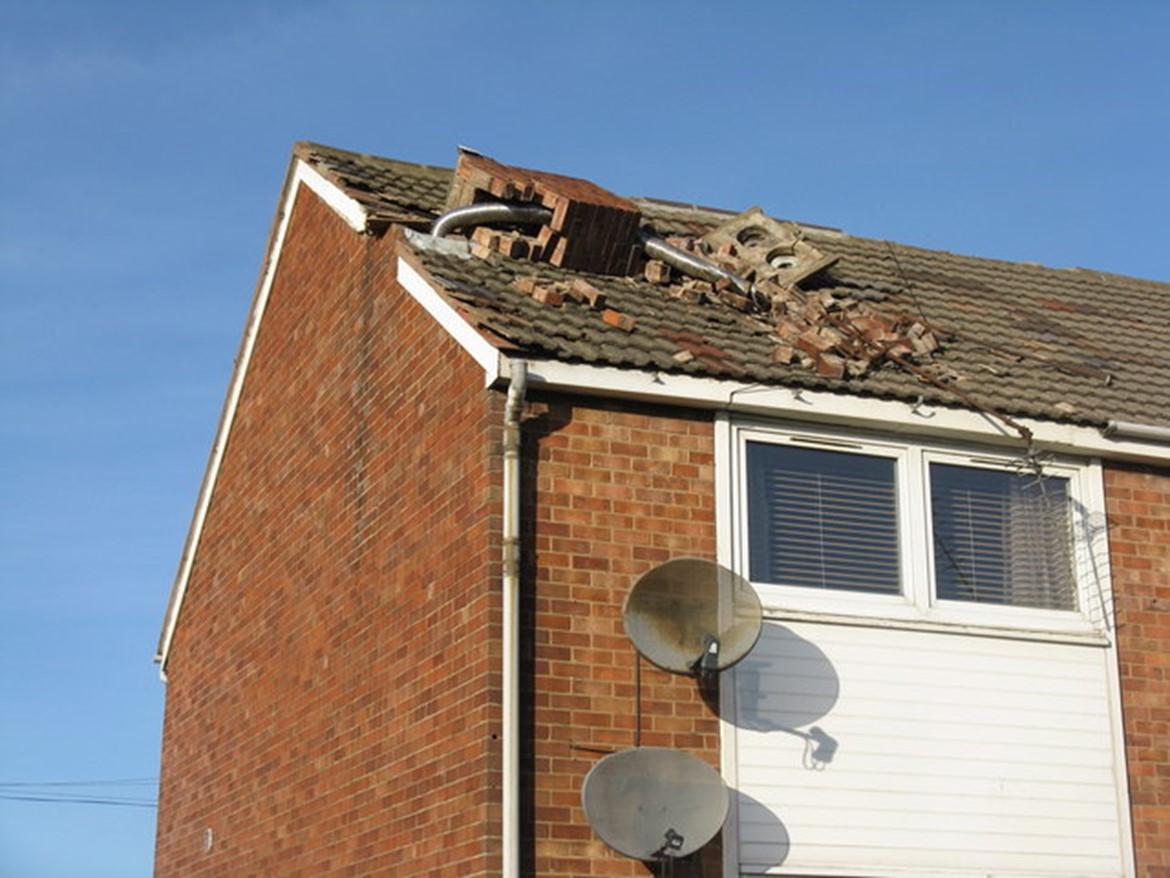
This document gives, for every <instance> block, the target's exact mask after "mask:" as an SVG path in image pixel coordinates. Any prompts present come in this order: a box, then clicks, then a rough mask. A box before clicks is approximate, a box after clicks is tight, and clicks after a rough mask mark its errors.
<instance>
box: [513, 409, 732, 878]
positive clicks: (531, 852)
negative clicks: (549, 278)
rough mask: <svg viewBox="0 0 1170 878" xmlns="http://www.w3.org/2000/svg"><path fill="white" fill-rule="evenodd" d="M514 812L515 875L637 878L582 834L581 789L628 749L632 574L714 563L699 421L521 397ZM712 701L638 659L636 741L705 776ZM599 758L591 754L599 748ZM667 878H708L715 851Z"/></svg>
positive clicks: (715, 745)
mask: <svg viewBox="0 0 1170 878" xmlns="http://www.w3.org/2000/svg"><path fill="white" fill-rule="evenodd" d="M524 432H525V442H526V447H525V456H526V462H527V466H528V472H527V473H526V475H525V478H526V480H527V484H528V486H529V492H528V493H529V496H528V498H527V499H528V508H527V510H526V515H525V519H526V521H527V522H528V530H527V533H526V534H525V538H526V540H527V543H528V546H529V547H530V554H529V558H528V561H529V564H528V568H527V570H526V576H525V588H526V592H527V605H526V608H527V613H528V622H529V626H528V630H529V631H530V632H532V631H533V630H534V631H535V635H534V638H535V639H534V642H532V643H531V649H530V652H529V656H528V663H527V679H528V685H527V687H526V688H527V691H528V692H529V693H530V695H529V698H530V701H529V704H528V708H529V710H528V717H527V721H526V726H527V728H528V729H529V730H530V731H531V732H532V733H533V734H534V739H533V745H532V750H531V752H530V753H529V754H528V759H527V784H526V787H527V798H528V800H529V803H530V809H529V816H533V815H534V816H535V837H534V838H532V839H529V840H528V843H527V845H526V850H527V853H528V863H527V866H528V869H529V870H530V871H528V872H526V874H533V875H539V876H542V878H544V876H587V875H607V876H619V875H643V876H644V875H647V874H653V872H652V870H651V869H650V867H648V866H646V865H644V864H642V863H639V862H637V861H633V860H629V859H626V858H624V857H622V856H620V855H618V854H615V853H613V852H612V851H611V850H610V849H609V848H608V847H607V846H606V845H605V844H604V843H603V842H601V841H600V840H598V839H597V838H596V836H594V834H593V832H592V830H591V829H590V827H589V824H588V822H587V821H586V819H585V815H584V812H583V809H582V807H581V785H582V782H583V780H584V778H585V775H586V774H587V773H588V771H589V769H590V768H591V767H592V766H593V765H594V764H595V763H596V762H597V760H598V759H600V758H602V756H603V755H604V752H608V751H615V750H622V749H625V748H628V747H632V746H633V745H634V739H635V718H636V716H637V703H636V699H635V669H636V664H635V663H636V661H637V657H636V656H637V653H636V652H635V651H634V648H633V646H632V644H631V643H630V641H629V640H628V638H627V637H626V635H625V631H624V628H623V626H622V620H621V609H622V604H623V601H624V600H625V597H626V594H627V593H628V591H629V589H630V587H631V586H632V585H633V583H634V581H635V580H636V579H637V577H638V576H639V575H641V574H642V573H644V572H646V571H647V570H649V569H650V568H651V567H653V566H654V565H655V564H658V563H660V562H663V561H666V560H668V559H670V558H674V557H678V556H680V555H691V556H697V557H702V558H708V559H713V558H714V557H715V524H714V510H715V502H714V475H713V469H714V462H713V439H712V435H713V430H712V424H711V421H710V418H709V416H702V415H695V414H692V413H685V412H680V411H673V410H667V409H654V408H649V407H644V406H642V407H639V406H636V405H623V404H617V403H615V404H612V405H597V404H594V405H583V404H573V403H571V402H569V401H566V400H561V399H557V398H553V397H549V398H546V399H543V400H541V399H540V398H537V399H536V401H535V402H534V404H533V405H531V406H530V407H529V418H528V419H527V420H526V422H525V424H524ZM704 694H705V695H706V700H707V701H710V702H712V703H717V693H715V692H707V693H703V692H700V690H699V688H698V686H697V684H696V682H695V681H694V680H693V679H691V678H689V677H682V676H677V675H673V674H668V673H666V672H663V671H660V670H658V669H657V668H655V667H653V666H651V665H649V664H648V663H645V662H643V663H642V723H641V730H642V731H641V743H642V744H644V745H654V746H665V747H675V748H680V749H683V750H686V751H688V752H690V753H692V754H694V755H697V756H699V757H701V758H703V759H705V760H706V761H707V762H708V763H710V764H711V765H713V766H714V767H716V768H718V766H719V729H718V721H717V717H716V714H715V712H714V710H713V709H712V708H711V707H710V706H708V703H706V701H705V700H704ZM599 751H600V752H599ZM674 874H675V875H676V876H678V878H683V876H699V875H705V876H715V875H720V874H722V872H721V871H720V869H719V850H718V846H717V844H716V845H711V846H709V848H708V849H706V850H705V851H703V852H702V855H701V856H698V857H696V858H694V860H693V861H692V862H688V863H686V864H681V863H680V864H677V865H676V868H675V872H674Z"/></svg>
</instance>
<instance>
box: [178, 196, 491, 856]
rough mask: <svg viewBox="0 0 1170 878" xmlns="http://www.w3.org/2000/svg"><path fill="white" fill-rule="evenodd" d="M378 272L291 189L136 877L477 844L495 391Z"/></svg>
mask: <svg viewBox="0 0 1170 878" xmlns="http://www.w3.org/2000/svg"><path fill="white" fill-rule="evenodd" d="M395 272H396V257H395V256H394V242H393V241H392V240H390V239H389V238H387V239H381V238H377V237H372V236H360V235H356V234H354V232H353V231H352V230H351V229H349V228H347V227H346V226H345V225H344V224H343V223H342V222H341V221H340V220H339V219H338V218H337V217H336V216H335V215H333V214H332V213H331V212H330V211H329V210H328V209H327V208H325V207H324V206H323V205H322V204H321V203H320V202H319V201H318V200H317V198H316V197H315V196H313V195H312V194H309V193H308V192H307V190H302V191H301V193H300V195H299V197H298V198H297V201H296V206H295V210H294V214H293V220H292V224H291V227H290V229H289V233H288V239H287V242H286V245H285V247H284V253H283V256H282V259H281V263H280V268H279V273H278V275H277V277H276V280H275V285H274V288H273V290H272V294H271V297H270V301H269V304H268V309H267V313H266V315H265V318H264V323H263V326H262V329H261V331H260V335H259V337H258V341H257V346H256V349H255V352H254V356H253V360H252V364H251V368H250V370H249V373H248V379H247V383H246V385H245V387H244V389H243V395H242V398H241V402H240V406H239V410H238V414H237V417H236V421H235V424H234V426H233V429H232V434H231V441H230V445H229V447H228V449H227V452H226V456H225V458H224V461H223V466H222V469H221V473H220V477H219V482H218V484H217V486H216V491H215V498H214V502H213V504H212V506H211V508H210V512H209V518H208V521H207V525H206V529H205V531H204V534H203V540H202V544H201V546H200V550H199V555H198V558H197V562H196V566H195V568H194V571H193V574H192V578H191V581H190V585H189V587H188V592H187V596H186V601H185V604H184V607H183V614H182V618H181V620H180V622H179V625H178V628H177V630H176V634H175V638H174V641H173V644H172V651H171V655H170V661H169V664H168V668H167V672H168V679H169V682H168V688H167V703H166V716H165V733H164V750H163V777H162V795H161V802H160V811H159V830H158V841H157V857H156V860H157V862H156V874H157V875H159V876H177V875H182V876H233V878H234V876H239V875H281V876H300V875H304V876H310V875H311V876H315V878H316V876H323V875H340V874H344V875H346V876H362V875H375V874H376V875H386V874H404V875H406V874H409V875H424V874H425V875H433V876H460V878H465V876H475V875H487V874H489V873H491V872H493V871H494V868H493V864H494V863H496V862H498V845H497V843H496V842H495V841H493V840H494V839H496V838H497V837H498V828H497V826H498V806H497V804H496V799H497V796H496V793H495V791H494V790H495V786H496V774H497V766H498V758H499V757H498V725H499V709H498V697H497V693H498V679H497V678H498V666H499V659H498V647H497V646H496V645H495V644H496V642H497V641H498V634H497V632H498V628H499V612H498V609H497V604H498V601H497V600H496V599H495V597H494V587H495V585H494V584H495V583H496V582H497V581H498V572H499V564H498V558H499V551H500V550H499V544H498V541H497V539H496V536H495V534H496V532H497V530H498V510H497V508H496V506H497V501H496V493H497V490H496V485H497V484H498V482H499V477H498V464H497V462H496V461H497V460H498V455H492V454H490V453H489V450H490V448H491V446H492V444H493V442H498V435H497V434H498V433H499V429H498V428H497V427H496V425H497V424H500V423H501V422H502V417H503V415H502V404H501V401H500V399H499V394H495V393H488V392H486V391H485V390H484V389H483V386H482V385H483V377H482V375H483V373H482V371H481V370H480V369H479V368H478V367H477V366H476V365H475V364H474V363H473V362H471V361H470V359H469V358H468V357H467V355H466V354H465V353H464V352H463V351H462V350H461V349H460V348H459V347H458V346H457V345H456V344H455V343H454V342H453V341H451V340H450V338H448V337H447V336H446V335H445V334H444V333H443V332H442V331H441V330H440V329H439V328H438V327H437V326H436V325H435V323H434V321H433V320H432V319H430V318H429V317H428V316H427V315H425V314H424V313H423V312H422V310H421V309H420V308H418V307H417V306H416V305H415V303H414V302H413V301H412V300H411V299H409V297H407V296H406V295H405V294H404V293H403V292H402V291H401V290H400V289H399V288H398V287H397V285H396V283H395V280H394V278H395ZM206 829H210V830H211V831H212V833H213V845H212V847H211V850H210V851H204V850H203V838H204V831H205V830H206ZM495 868H498V867H495Z"/></svg>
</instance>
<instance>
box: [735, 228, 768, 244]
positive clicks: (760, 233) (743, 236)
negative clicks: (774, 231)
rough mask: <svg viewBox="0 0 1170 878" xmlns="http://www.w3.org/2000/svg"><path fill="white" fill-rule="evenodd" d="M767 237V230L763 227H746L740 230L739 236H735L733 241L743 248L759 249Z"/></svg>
mask: <svg viewBox="0 0 1170 878" xmlns="http://www.w3.org/2000/svg"><path fill="white" fill-rule="evenodd" d="M768 237H769V235H768V230H767V229H765V228H764V227H763V226H747V227H746V228H743V229H740V232H739V234H738V235H736V236H735V240H737V241H739V243H741V244H743V245H744V246H745V247H759V246H760V245H761V244H763V243H764V241H765V239H767V238H768Z"/></svg>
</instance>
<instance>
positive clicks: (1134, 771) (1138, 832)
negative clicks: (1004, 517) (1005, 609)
mask: <svg viewBox="0 0 1170 878" xmlns="http://www.w3.org/2000/svg"><path fill="white" fill-rule="evenodd" d="M1105 490H1106V497H1107V501H1106V502H1107V507H1108V516H1109V526H1110V527H1109V545H1110V554H1111V559H1112V564H1111V566H1112V574H1113V588H1114V593H1115V599H1116V605H1117V639H1118V652H1119V655H1120V662H1121V688H1122V695H1121V701H1122V708H1123V710H1124V712H1125V743H1126V755H1127V758H1128V760H1129V784H1130V799H1131V801H1132V803H1133V829H1134V843H1135V847H1136V850H1137V865H1138V874H1139V875H1150V876H1153V875H1170V471H1168V470H1155V469H1145V468H1138V467H1131V468H1127V467H1118V466H1111V467H1109V468H1107V469H1106V472H1105Z"/></svg>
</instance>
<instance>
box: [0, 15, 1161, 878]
mask: <svg viewBox="0 0 1170 878" xmlns="http://www.w3.org/2000/svg"><path fill="white" fill-rule="evenodd" d="M1168 33H1170V4H1164V3H1136V2H1131V3H1108V4H1106V3H1089V2H1075V0H1061V2H1036V0H1033V2H1027V0H1013V2H983V3H975V2H959V0H955V2H926V0H923V2H832V0H819V2H815V3H810V2H798V3H795V2H794V3H788V2H771V3H764V2H760V3H739V4H736V3H727V4H722V3H713V2H674V3H637V2H629V0H625V2H612V3H611V2H598V0H595V2H589V3H585V2H581V3H553V2H531V3H502V2H501V3H490V2H481V3H470V2H468V3H442V2H397V3H395V2H375V0H337V2H319V3H311V2H307V0H280V2H275V0H273V2H267V0H266V2H255V3H249V2H244V0H235V2H226V0H223V2H220V0H203V2H199V3H182V4H180V3H166V2H158V0H149V2H129V0H126V2H119V0H105V2H95V0H78V2H53V0H41V2H34V0H0V148H2V150H3V153H2V161H0V497H2V499H3V503H2V504H0V711H2V714H0V875H2V876H14V878H77V876H81V875H84V876H87V878H115V876H116V878H142V876H147V875H149V874H150V869H151V860H152V843H153V833H154V812H153V810H152V809H150V808H142V807H131V806H115V805H95V804H75V803H69V804H58V803H47V802H29V801H21V800H14V799H13V798H11V797H12V796H15V795H19V794H23V793H26V792H28V791H29V790H32V789H35V788H30V787H17V786H13V785H14V784H21V783H45V782H76V781H88V780H113V779H130V778H154V777H156V776H157V774H158V758H159V744H160V737H161V723H162V702H163V695H164V687H163V684H162V683H161V682H159V680H158V676H157V670H156V668H155V667H154V665H153V664H152V662H151V656H152V654H153V650H154V647H155V642H156V637H157V634H158V630H159V626H160V623H161V620H162V615H163V610H164V606H165V603H166V599H167V595H168V592H169V590H170V585H171V580H172V577H173V575H174V571H175V567H176V565H177V562H178V558H179V553H180V550H181V547H182V543H183V538H184V535H185V532H186V528H187V523H188V521H189V517H190V514H191V511H192V509H193V507H194V501H195V495H196V491H197V488H198V484H199V480H200V477H201V475H202V471H203V467H204V464H205V462H206V459H207V452H208V449H209V447H210V443H211V440H212V437H213V433H214V430H215V427H216V422H217V419H218V415H219V408H220V404H221V401H222V399H223V394H224V391H225V389H226V386H227V381H228V376H229V373H230V370H231V365H232V357H233V355H234V353H235V349H236V345H237V342H238V340H239V336H240V332H241V329H242V326H243V320H244V316H245V312H246V309H247V307H248V303H249V299H250V296H251V294H252V290H253V286H254V283H255V280H256V276H257V272H258V270H259V266H260V261H261V259H262V257H263V248H264V244H265V240H266V236H267V233H268V228H269V223H270V221H271V218H272V214H273V210H274V208H275V206H276V200H277V197H278V194H279V189H280V186H281V183H282V179H283V174H284V171H285V167H286V163H287V161H288V154H289V150H290V148H291V146H292V144H293V142H294V141H296V140H299V139H311V140H317V141H321V142H324V143H329V144H332V145H336V146H341V147H346V148H350V149H355V150H359V151H365V152H373V153H378V154H382V155H390V156H395V157H399V158H405V159H409V160H415V161H424V162H428V163H432V164H445V163H451V162H453V161H454V158H455V147H456V145H457V144H467V145H470V146H473V147H475V148H477V149H480V150H482V151H484V152H487V153H488V154H490V155H492V156H494V157H496V158H498V159H500V160H502V161H504V162H507V163H511V164H520V165H526V166H530V167H539V168H544V169H547V170H551V171H557V172H561V173H567V174H571V175H575V176H581V177H586V178H588V179H591V180H593V181H595V182H597V183H599V184H601V185H603V186H605V187H607V188H610V189H613V190H615V191H617V192H620V193H623V194H627V195H655V196H659V197H664V198H672V199H676V200H684V201H693V202H697V203H701V204H710V205H717V206H723V207H729V208H736V209H744V208H747V207H750V206H752V205H754V204H760V205H762V206H763V207H764V208H765V209H766V210H768V211H769V212H770V213H772V214H773V215H777V216H781V217H784V218H789V219H798V220H803V221H806V222H812V223H819V224H824V225H831V226H837V227H841V228H844V229H845V230H846V231H850V232H853V233H855V234H859V235H865V236H871V237H882V238H890V239H893V240H897V241H902V242H905V243H911V244H919V245H924V246H929V247H938V248H942V249H948V250H953V251H958V252H964V253H974V254H978V255H984V256H992V257H998V258H1004V259H1015V260H1030V261H1036V262H1041V263H1045V264H1048V265H1054V266H1074V265H1079V266H1088V267H1093V268H1100V269H1104V270H1109V271H1115V272H1120V273H1124V274H1134V275H1138V276H1142V277H1150V278H1155V279H1160V280H1170V246H1168V244H1167V225H1168V223H1167V206H1168V205H1170V174H1168V173H1167V163H1168V162H1170V158H1168V157H1170V119H1168V113H1170V61H1168V57H1170V56H1168V55H1167V50H1166V35H1167V34H1168ZM1105 304H1106V305H1107V304H1108V303H1105ZM50 791H55V792H57V793H71V794H82V795H86V796H89V797H96V798H105V799H110V798H116V797H124V796H129V797H136V798H150V797H151V796H152V795H153V790H152V789H151V787H149V786H145V787H143V786H133V785H130V786H127V785H123V786H115V787H54V788H50ZM193 843H194V842H193Z"/></svg>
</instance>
